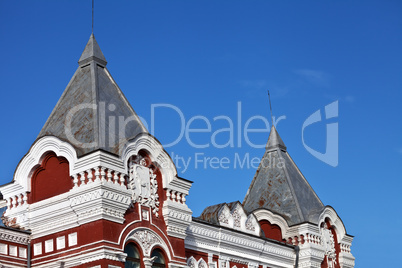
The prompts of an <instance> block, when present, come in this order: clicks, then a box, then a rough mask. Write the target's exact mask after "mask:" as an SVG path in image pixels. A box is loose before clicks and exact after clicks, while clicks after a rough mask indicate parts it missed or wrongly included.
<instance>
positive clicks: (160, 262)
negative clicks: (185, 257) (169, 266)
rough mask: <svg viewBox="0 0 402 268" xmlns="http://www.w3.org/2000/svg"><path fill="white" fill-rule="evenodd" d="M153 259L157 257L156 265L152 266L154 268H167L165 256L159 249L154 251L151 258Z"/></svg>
mask: <svg viewBox="0 0 402 268" xmlns="http://www.w3.org/2000/svg"><path fill="white" fill-rule="evenodd" d="M152 257H157V258H155V260H154V263H153V264H152V268H165V267H166V262H165V256H164V254H163V252H162V250H160V249H159V248H156V249H154V250H153V251H152V254H151V258H152Z"/></svg>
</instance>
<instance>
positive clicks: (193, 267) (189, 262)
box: [187, 256, 197, 268]
mask: <svg viewBox="0 0 402 268" xmlns="http://www.w3.org/2000/svg"><path fill="white" fill-rule="evenodd" d="M196 265H197V261H196V260H195V258H194V257H193V256H191V257H190V258H188V260H187V266H188V267H190V268H197V267H196Z"/></svg>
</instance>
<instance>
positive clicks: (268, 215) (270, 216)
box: [253, 208, 289, 239]
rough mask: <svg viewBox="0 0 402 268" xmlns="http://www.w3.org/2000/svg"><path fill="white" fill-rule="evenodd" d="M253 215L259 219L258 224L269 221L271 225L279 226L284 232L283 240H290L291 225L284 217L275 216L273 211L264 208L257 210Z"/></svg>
mask: <svg viewBox="0 0 402 268" xmlns="http://www.w3.org/2000/svg"><path fill="white" fill-rule="evenodd" d="M253 214H254V215H255V217H256V218H257V221H258V222H259V221H261V220H267V221H269V222H270V223H271V224H276V225H278V226H279V227H280V228H281V231H282V238H283V239H287V238H288V232H289V225H288V223H287V222H286V220H285V219H284V218H283V217H282V216H280V215H277V214H274V213H272V212H271V211H269V210H267V209H263V208H261V209H257V210H255V211H254V212H253Z"/></svg>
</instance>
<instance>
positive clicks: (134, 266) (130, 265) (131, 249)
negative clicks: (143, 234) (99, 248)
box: [124, 243, 141, 268]
mask: <svg viewBox="0 0 402 268" xmlns="http://www.w3.org/2000/svg"><path fill="white" fill-rule="evenodd" d="M124 253H126V254H127V257H126V263H125V265H124V267H125V268H140V267H141V255H140V251H139V250H138V247H137V246H136V245H135V244H134V243H128V244H127V245H126V247H125V248H124Z"/></svg>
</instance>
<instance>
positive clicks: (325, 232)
mask: <svg viewBox="0 0 402 268" xmlns="http://www.w3.org/2000/svg"><path fill="white" fill-rule="evenodd" d="M321 244H322V246H323V247H324V250H325V257H326V258H327V263H328V268H333V267H335V264H336V251H335V240H334V235H333V234H332V231H331V230H329V229H328V228H327V226H326V225H324V227H322V228H321Z"/></svg>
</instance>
